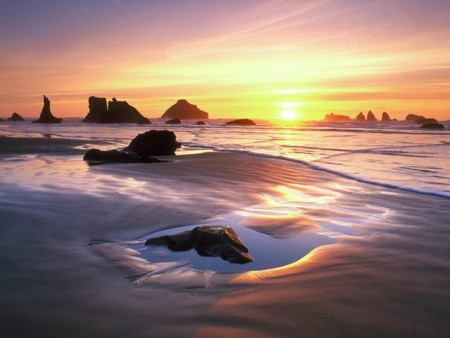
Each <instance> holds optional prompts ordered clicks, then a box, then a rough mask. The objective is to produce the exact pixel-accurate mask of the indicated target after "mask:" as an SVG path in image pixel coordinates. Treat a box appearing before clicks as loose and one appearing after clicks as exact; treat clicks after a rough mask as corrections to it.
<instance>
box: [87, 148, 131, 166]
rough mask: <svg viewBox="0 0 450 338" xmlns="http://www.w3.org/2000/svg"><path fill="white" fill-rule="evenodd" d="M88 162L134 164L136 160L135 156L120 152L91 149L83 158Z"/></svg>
mask: <svg viewBox="0 0 450 338" xmlns="http://www.w3.org/2000/svg"><path fill="white" fill-rule="evenodd" d="M83 160H85V161H87V162H98V163H134V162H136V158H135V157H134V156H133V155H130V154H128V153H125V152H123V151H118V150H99V149H90V150H89V151H88V152H87V153H86V154H85V155H84V157H83Z"/></svg>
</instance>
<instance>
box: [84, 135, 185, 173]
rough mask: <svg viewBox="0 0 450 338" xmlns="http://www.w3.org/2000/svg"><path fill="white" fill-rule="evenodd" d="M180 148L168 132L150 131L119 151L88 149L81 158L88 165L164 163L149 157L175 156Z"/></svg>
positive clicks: (173, 136)
mask: <svg viewBox="0 0 450 338" xmlns="http://www.w3.org/2000/svg"><path fill="white" fill-rule="evenodd" d="M179 147H181V145H180V143H178V142H177V141H176V136H175V134H174V133H173V132H171V131H168V130H150V131H148V132H146V133H143V134H139V135H137V136H136V137H135V138H134V139H133V140H132V141H131V142H130V144H129V145H128V147H127V148H125V150H124V151H119V150H116V149H114V150H99V149H90V150H89V151H88V152H87V153H86V154H85V155H84V157H83V160H85V161H86V162H88V164H89V165H94V164H104V163H158V162H164V161H160V160H158V159H155V158H152V157H151V156H158V155H159V156H162V155H175V151H176V149H177V148H179Z"/></svg>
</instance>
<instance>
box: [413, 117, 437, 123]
mask: <svg viewBox="0 0 450 338" xmlns="http://www.w3.org/2000/svg"><path fill="white" fill-rule="evenodd" d="M414 123H417V124H427V123H430V124H432V123H438V121H437V120H436V119H433V118H427V117H421V118H420V119H417V120H415V121H414Z"/></svg>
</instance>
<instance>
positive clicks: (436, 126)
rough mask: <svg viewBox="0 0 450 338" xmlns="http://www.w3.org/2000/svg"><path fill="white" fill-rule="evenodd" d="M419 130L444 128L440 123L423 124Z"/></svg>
mask: <svg viewBox="0 0 450 338" xmlns="http://www.w3.org/2000/svg"><path fill="white" fill-rule="evenodd" d="M420 128H423V129H444V128H445V127H444V125H442V124H440V123H425V124H424V125H422V126H421V127H420Z"/></svg>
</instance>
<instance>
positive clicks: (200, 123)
mask: <svg viewBox="0 0 450 338" xmlns="http://www.w3.org/2000/svg"><path fill="white" fill-rule="evenodd" d="M205 124H206V123H205V122H203V121H198V122H196V123H195V125H196V126H204V125H205Z"/></svg>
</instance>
